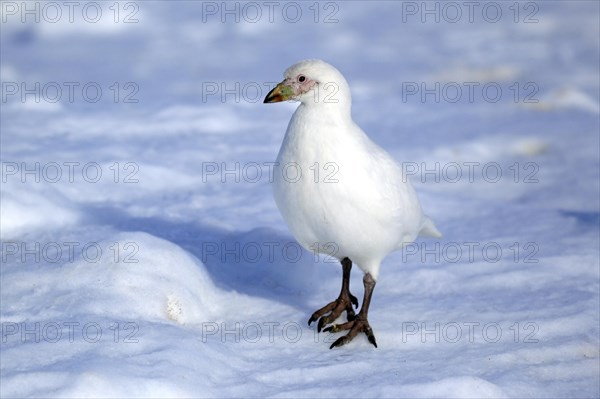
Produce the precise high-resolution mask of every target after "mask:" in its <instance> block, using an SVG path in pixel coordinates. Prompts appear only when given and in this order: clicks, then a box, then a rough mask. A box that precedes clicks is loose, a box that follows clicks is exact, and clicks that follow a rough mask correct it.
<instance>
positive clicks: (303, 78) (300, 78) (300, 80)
mask: <svg viewBox="0 0 600 399" xmlns="http://www.w3.org/2000/svg"><path fill="white" fill-rule="evenodd" d="M305 80H306V76H304V75H300V76H298V82H300V83H302V82H304V81H305Z"/></svg>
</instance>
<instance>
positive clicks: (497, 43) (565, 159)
mask: <svg viewBox="0 0 600 399" xmlns="http://www.w3.org/2000/svg"><path fill="white" fill-rule="evenodd" d="M369 3H370V4H369V5H367V4H366V3H365V2H361V1H353V2H323V3H320V4H317V6H316V7H315V5H314V3H312V2H297V3H280V2H274V3H273V4H274V5H273V4H271V3H268V2H266V3H263V2H256V3H235V2H230V3H227V4H226V5H224V3H221V2H204V3H201V2H192V1H177V2H170V3H169V4H167V2H158V1H144V2H141V1H138V2H129V3H125V2H121V3H113V2H98V3H76V5H75V6H72V7H74V8H73V9H72V19H73V22H72V23H71V22H70V20H69V18H70V17H71V14H70V9H69V7H71V6H70V5H68V4H67V3H63V2H56V3H53V4H54V5H50V6H48V5H47V3H37V2H30V3H26V4H25V7H28V8H27V9H28V10H33V11H32V13H30V14H27V13H25V11H24V10H23V9H22V7H23V3H21V2H10V1H3V2H2V3H1V7H2V9H1V11H2V25H1V29H2V31H1V33H2V34H1V39H0V43H1V46H2V48H1V62H0V67H1V80H2V102H1V107H2V111H1V114H0V115H1V133H2V136H1V145H2V147H1V160H2V192H1V194H2V196H1V238H2V248H1V249H2V266H1V274H0V276H1V301H2V302H1V314H0V320H1V323H2V341H1V349H2V350H1V359H0V360H1V369H0V370H1V374H0V377H1V381H0V382H1V384H0V394H1V396H2V397H192V396H193V397H239V396H244V397H269V396H276V397H323V396H327V397H335V396H341V397H582V398H583V397H585V398H589V397H598V396H600V387H599V378H598V375H599V373H600V370H599V369H600V367H599V362H600V356H599V348H600V344H599V334H600V327H599V306H600V303H599V291H600V288H599V278H600V277H599V249H600V242H599V228H598V226H599V223H600V217H599V197H600V189H599V181H600V177H599V167H600V156H599V146H600V143H599V115H600V103H599V101H600V99H599V88H600V84H599V77H598V71H599V64H598V60H599V37H600V32H599V26H598V24H599V22H598V21H599V15H600V12H599V4H598V3H597V2H591V1H590V2H588V1H585V2H575V1H570V2H567V1H552V2H522V3H513V2H496V3H479V2H475V3H473V4H474V5H472V6H467V5H465V4H464V3H462V2H457V3H452V4H451V5H450V6H448V5H446V4H445V3H436V2H429V3H427V4H424V3H422V2H391V1H389V2H387V1H386V2H379V3H377V4H373V2H369ZM115 4H116V6H115ZM236 4H237V5H236ZM36 7H37V8H36ZM225 7H227V9H225ZM236 7H237V8H236ZM271 7H272V8H271ZM423 7H428V10H434V11H433V14H431V13H429V14H428V13H426V12H425V11H426V10H424V9H423ZM436 7H437V8H436ZM469 7H474V8H473V9H470V8H469ZM98 9H99V10H100V11H101V14H97V12H98ZM436 9H437V10H438V11H439V12H438V15H436V14H435V12H436V11H435V10H436ZM117 10H118V11H119V12H118V14H117V13H116V11H117ZM227 10H229V11H230V13H229V14H228V13H227ZM498 10H499V11H500V12H501V14H498V13H497V12H498ZM298 11H299V12H300V13H298ZM317 11H318V13H317ZM457 11H459V12H460V14H457ZM59 12H60V14H59ZM36 13H38V15H37V16H38V17H39V22H36V21H35V18H36ZM436 17H439V22H436V21H435V18H436ZM236 18H239V23H238V22H236ZM422 18H424V19H425V21H424V22H423V21H422ZM22 19H25V22H24V23H22V22H21V20H22ZM222 19H224V20H225V22H222ZM296 19H297V20H298V21H297V22H294V20H296ZM470 19H471V20H470ZM95 20H97V22H94V21H95ZM125 20H127V21H128V22H130V23H124V22H125ZM496 20H497V21H496ZM115 21H116V22H115ZM453 21H454V22H453ZM304 58H323V59H325V60H327V61H329V62H331V63H332V64H334V65H336V66H337V67H338V68H339V69H340V70H341V71H342V72H343V73H344V74H345V76H346V77H347V79H348V80H349V82H350V86H351V88H352V90H353V96H354V108H353V113H354V118H355V120H356V121H357V122H358V123H359V124H360V125H361V126H362V127H363V128H364V129H365V130H366V131H367V132H368V133H369V134H370V135H371V137H372V138H373V139H374V140H375V141H376V142H377V143H379V144H380V145H382V146H383V147H384V148H386V149H388V150H389V151H390V152H391V153H392V154H394V156H395V157H396V158H397V159H398V160H399V161H401V162H403V165H404V166H405V168H406V169H407V172H409V173H410V174H412V181H413V183H414V185H415V187H416V189H417V191H418V193H419V196H420V198H421V200H422V203H423V206H424V208H425V210H426V212H427V213H428V214H429V215H430V216H431V217H432V218H433V219H434V220H435V221H436V223H437V225H438V227H439V228H440V230H441V231H442V232H443V233H444V238H443V239H442V240H439V241H438V240H431V239H428V240H420V241H418V242H417V243H416V244H415V245H412V246H410V247H408V248H406V250H405V251H404V252H399V253H394V254H392V255H390V256H389V257H388V258H387V259H386V260H385V261H384V264H383V266H382V271H381V276H380V280H379V282H378V284H377V287H376V289H375V294H374V299H373V302H372V307H371V312H370V321H371V325H372V326H373V329H374V331H375V335H376V337H377V342H378V344H379V348H378V349H374V348H373V347H372V346H371V345H370V344H369V343H368V342H367V341H366V339H365V338H364V337H362V336H361V337H359V338H357V339H356V340H354V341H353V342H352V343H351V344H349V345H347V346H344V347H342V348H338V349H335V350H329V349H328V348H329V345H330V342H332V341H333V340H334V339H335V338H336V337H337V336H329V335H327V334H320V335H318V334H316V332H315V330H314V327H312V328H309V327H308V326H307V325H306V321H307V319H308V317H309V316H310V314H311V313H312V311H314V310H315V309H316V308H318V307H320V306H322V305H324V304H325V303H326V302H328V301H330V300H332V299H333V298H334V297H335V296H336V295H337V293H338V290H339V285H340V281H341V268H340V267H339V266H338V265H337V264H335V263H332V262H331V260H330V259H327V258H317V259H315V257H314V256H313V254H311V253H309V252H306V251H304V252H299V247H298V246H297V244H295V242H294V240H293V238H292V237H291V235H290V233H289V231H288V230H287V228H286V226H285V224H284V222H283V220H282V219H281V217H280V216H279V213H278V211H277V209H276V207H275V204H274V202H273V200H272V197H271V190H270V185H269V164H268V163H269V162H273V161H274V160H275V157H276V155H277V150H278V148H279V144H280V142H281V140H282V137H283V133H284V130H285V127H286V124H287V121H288V120H289V117H290V116H291V113H292V112H293V109H294V107H295V105H294V104H279V105H264V104H262V98H263V97H264V95H265V94H266V93H267V91H268V89H269V88H270V87H272V86H273V84H274V83H275V82H278V81H279V80H281V77H282V72H283V70H284V69H285V68H287V67H288V66H289V65H291V64H292V63H294V62H295V61H297V60H300V59H304ZM422 84H423V85H425V86H422ZM436 84H437V86H436ZM457 88H458V89H460V90H461V94H462V97H461V98H460V99H458V98H457V93H458V92H457ZM469 88H472V91H471V92H470V91H469V90H470V89H469ZM421 89H427V90H429V92H425V93H424V92H423V90H421ZM97 93H101V96H98V94H97ZM427 93H429V94H427ZM422 95H423V97H422ZM436 95H438V96H439V101H436ZM469 96H471V98H470V97H469ZM455 99H456V101H455ZM96 100H97V101H96ZM457 172H459V173H458V174H457ZM470 172H471V173H470ZM498 172H501V173H502V175H501V176H497V173H498ZM257 173H258V174H257ZM357 228H360V226H357ZM351 287H352V290H353V291H354V293H355V294H356V295H357V296H358V297H359V298H361V297H362V284H361V276H360V273H359V272H358V269H355V273H354V275H353V279H352V283H351Z"/></svg>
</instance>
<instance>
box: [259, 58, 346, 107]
mask: <svg viewBox="0 0 600 399" xmlns="http://www.w3.org/2000/svg"><path fill="white" fill-rule="evenodd" d="M283 75H284V78H285V79H284V80H283V81H282V82H281V83H279V84H278V85H277V86H275V88H273V90H271V91H270V92H269V94H267V96H266V97H265V101H264V102H265V103H276V102H281V101H287V100H291V101H300V102H302V103H304V104H317V103H320V104H337V105H338V106H346V105H347V106H349V105H350V101H351V98H350V89H349V87H348V83H346V79H344V76H342V74H341V73H340V71H338V70H337V69H336V68H335V67H333V66H332V65H329V64H328V63H326V62H325V61H321V60H304V61H300V62H298V63H296V64H294V65H292V66H291V67H289V68H288V69H287V70H286V71H285V73H284V74H283Z"/></svg>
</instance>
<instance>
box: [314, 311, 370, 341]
mask: <svg viewBox="0 0 600 399" xmlns="http://www.w3.org/2000/svg"><path fill="white" fill-rule="evenodd" d="M343 330H350V331H349V332H348V334H346V335H344V336H343V337H340V338H338V339H337V340H336V341H335V342H334V343H333V344H331V346H330V347H329V349H333V348H335V347H336V346H342V345H345V344H347V343H348V342H350V341H352V340H353V339H354V337H356V336H357V335H358V333H361V332H364V333H365V334H366V336H367V339H368V340H369V342H370V343H372V344H373V346H375V347H376V348H377V342H376V341H375V335H373V330H372V329H371V326H370V325H369V321H368V320H367V319H365V318H362V317H361V315H360V314H359V315H358V317H356V318H355V319H354V320H351V321H348V322H347V323H343V324H333V325H331V326H329V327H327V328H326V329H324V330H323V331H327V332H332V333H335V332H338V331H343Z"/></svg>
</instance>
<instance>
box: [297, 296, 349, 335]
mask: <svg viewBox="0 0 600 399" xmlns="http://www.w3.org/2000/svg"><path fill="white" fill-rule="evenodd" d="M352 305H354V306H355V307H358V299H356V297H355V296H354V295H352V294H350V293H349V292H348V295H347V296H340V297H339V298H338V299H336V300H335V301H333V302H330V303H328V304H327V305H325V306H323V307H322V308H321V309H319V310H317V311H316V312H314V313H313V314H312V316H310V319H308V325H309V326H310V325H311V324H312V323H314V322H315V321H317V320H319V322H318V323H317V331H318V332H321V330H322V329H323V327H325V326H326V325H327V324H329V323H332V322H333V321H335V319H337V318H338V317H339V316H340V315H341V314H342V312H343V311H344V310H345V311H346V317H347V319H348V321H352V320H354V319H355V318H356V313H355V312H354V309H353V308H352Z"/></svg>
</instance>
